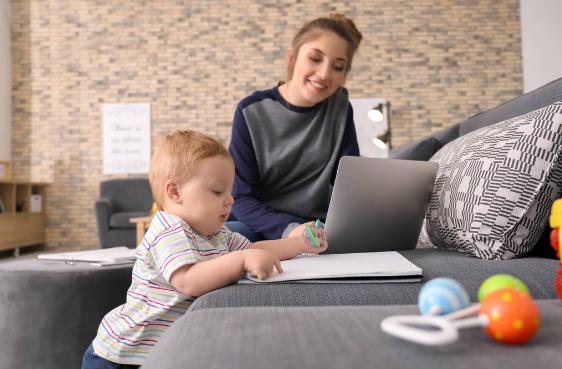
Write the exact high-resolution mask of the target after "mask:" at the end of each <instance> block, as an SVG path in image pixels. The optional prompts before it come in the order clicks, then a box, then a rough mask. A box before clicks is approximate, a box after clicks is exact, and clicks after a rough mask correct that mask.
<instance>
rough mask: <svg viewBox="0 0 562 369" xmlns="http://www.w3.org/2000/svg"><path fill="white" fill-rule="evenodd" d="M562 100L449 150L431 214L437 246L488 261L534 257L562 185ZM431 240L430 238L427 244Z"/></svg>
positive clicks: (438, 157)
mask: <svg viewBox="0 0 562 369" xmlns="http://www.w3.org/2000/svg"><path fill="white" fill-rule="evenodd" d="M561 152H562V101H559V102H556V103H554V104H552V105H549V106H546V107H544V108H541V109H538V110H535V111H532V112H530V113H527V114H524V115H521V116H519V117H516V118H512V119H509V120H505V121H503V122H499V123H496V124H494V125H491V126H488V127H483V128H480V129H478V130H476V131H473V132H470V133H468V134H466V135H464V136H461V137H459V138H457V139H456V140H454V141H452V142H450V143H448V144H447V145H445V146H444V147H443V148H442V149H441V150H439V151H438V152H437V153H436V154H435V155H434V156H433V157H432V158H431V159H430V161H435V162H438V163H439V171H438V173H437V178H436V180H435V185H434V188H433V192H432V195H431V199H430V202H429V207H428V210H427V213H426V219H425V226H426V232H427V235H428V237H429V238H430V241H431V243H432V244H433V245H434V246H436V247H439V248H446V249H451V250H456V251H460V252H464V253H467V254H470V255H473V256H476V257H479V258H483V259H510V258H513V257H516V256H521V255H523V254H525V253H527V252H529V251H530V250H531V249H532V248H533V246H534V245H535V243H536V242H537V241H538V239H539V237H540V236H541V233H542V231H543V229H544V227H545V225H546V223H547V220H548V215H549V211H550V207H551V204H552V202H553V201H554V200H555V199H556V198H557V197H559V196H560V193H561V188H562V153H561ZM422 243H423V240H422Z"/></svg>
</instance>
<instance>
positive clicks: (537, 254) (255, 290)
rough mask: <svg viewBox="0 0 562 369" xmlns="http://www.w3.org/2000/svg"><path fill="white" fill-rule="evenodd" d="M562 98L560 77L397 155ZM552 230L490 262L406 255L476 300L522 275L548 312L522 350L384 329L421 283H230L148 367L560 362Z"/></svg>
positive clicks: (475, 336)
mask: <svg viewBox="0 0 562 369" xmlns="http://www.w3.org/2000/svg"><path fill="white" fill-rule="evenodd" d="M559 100H562V79H559V80H556V81H553V82H551V83H549V84H548V85H545V86H543V87H541V88H539V89H537V90H535V91H532V92H529V93H527V94H525V95H522V96H520V97H517V98H515V99H513V100H511V101H508V102H506V103H504V104H501V105H500V106H498V107H496V108H494V109H491V110H489V111H486V112H482V113H479V114H476V115H474V116H472V117H470V118H469V119H467V120H465V121H463V122H461V123H458V124H455V125H453V126H452V127H450V128H447V129H445V130H443V131H441V132H437V133H435V134H433V135H431V136H428V137H425V138H423V139H420V140H417V141H415V142H412V143H411V144H408V145H404V146H403V147H397V148H396V149H395V150H393V152H392V153H391V157H393V158H400V159H411V160H428V159H429V158H430V157H431V156H432V155H433V154H434V153H435V152H437V151H438V150H439V149H440V148H441V147H443V146H444V145H445V144H446V143H447V142H449V141H452V140H454V139H455V138H457V137H459V136H461V135H464V134H466V133H468V132H470V131H472V130H475V129H477V128H480V127H484V126H486V125H491V124H493V123H496V122H499V121H502V120H505V119H508V118H512V117H515V116H518V115H521V114H523V113H526V112H529V111H532V110H535V109H538V108H541V107H543V106H546V105H549V104H551V103H553V102H555V101H559ZM548 233H549V230H548V229H545V231H544V237H542V238H541V240H539V242H538V244H537V246H536V247H535V249H534V250H533V252H531V253H530V254H528V255H526V256H524V257H521V258H516V259H511V260H497V261H489V260H482V259H477V258H474V257H470V256H467V255H464V254H461V253H458V252H453V251H448V250H440V249H416V250H410V251H404V252H402V254H403V255H404V256H405V257H406V258H408V259H409V260H411V261H412V262H413V263H414V264H416V265H418V266H420V267H421V268H422V269H423V271H424V278H423V281H424V282H425V281H428V280H430V279H432V278H435V277H441V276H443V277H452V278H454V279H456V280H458V281H459V282H460V283H461V284H462V285H463V286H464V287H465V288H466V289H467V291H468V293H469V295H470V299H471V300H472V301H473V302H476V301H477V297H476V296H477V291H478V288H479V286H480V284H481V283H482V282H483V281H484V279H486V278H487V277H489V276H490V275H493V274H496V273H509V274H513V275H515V276H518V277H519V278H521V279H522V280H523V281H524V282H525V283H526V284H527V286H528V287H529V290H530V292H531V294H532V296H533V297H534V298H535V299H536V300H537V303H538V305H539V307H540V309H541V313H542V327H541V329H540V330H539V332H538V334H537V336H536V337H535V338H534V339H533V341H531V342H530V343H529V344H527V345H525V346H523V347H521V348H513V347H508V346H503V345H500V344H497V343H495V342H494V341H492V340H490V339H489V338H488V337H487V335H486V334H485V333H484V332H483V331H482V329H468V330H465V331H463V332H462V333H461V336H460V339H459V341H457V342H456V343H454V344H451V345H449V346H445V347H437V348H435V347H433V348H428V347H423V346H419V345H416V344H412V343H409V342H405V341H401V340H399V339H397V338H394V337H391V336H388V335H386V334H384V333H383V332H382V331H381V329H380V327H379V324H380V321H381V320H382V319H383V318H384V317H386V316H389V315H393V314H397V313H414V312H416V310H417V308H416V306H415V305H416V304H417V297H418V293H419V291H420V288H421V286H422V285H423V283H382V284H369V283H357V284H354V283H341V284H339V283H338V284H327V283H307V284H300V283H283V284H260V285H247V284H243V285H238V284H237V285H232V286H228V287H225V288H221V289H219V290H216V291H212V292H210V293H207V294H205V295H203V296H201V297H199V298H198V299H197V300H196V301H195V302H194V303H193V304H192V306H191V307H190V310H189V312H188V313H187V314H186V315H185V316H184V317H182V318H181V319H180V320H178V321H177V322H176V323H175V324H174V326H173V327H172V328H171V329H170V331H169V332H167V333H166V334H165V336H164V337H163V339H162V341H161V342H160V343H159V345H158V346H157V347H156V348H155V349H154V351H153V352H152V353H151V355H150V356H149V358H148V360H147V362H146V363H145V365H143V368H146V369H156V368H158V369H168V368H170V369H171V368H221V367H230V368H263V367H273V368H297V367H298V368H312V369H316V368H323V369H324V368H367V367H369V368H408V367H416V368H417V367H419V368H447V367H455V368H474V367H479V368H499V367H510V368H529V367H533V366H537V365H541V366H542V365H545V366H548V367H551V366H552V367H554V366H560V350H559V347H560V341H561V339H562V333H561V332H562V321H561V320H560V316H562V302H561V301H560V300H559V299H558V295H557V294H556V290H555V287H554V281H555V279H556V273H557V269H558V267H559V261H558V260H557V259H555V256H554V252H553V250H552V249H551V248H550V246H549V245H548Z"/></svg>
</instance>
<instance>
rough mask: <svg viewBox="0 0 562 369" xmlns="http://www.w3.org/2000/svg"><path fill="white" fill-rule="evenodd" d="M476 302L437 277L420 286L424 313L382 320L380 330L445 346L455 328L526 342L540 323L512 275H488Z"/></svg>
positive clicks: (500, 339)
mask: <svg viewBox="0 0 562 369" xmlns="http://www.w3.org/2000/svg"><path fill="white" fill-rule="evenodd" d="M478 295H479V299H480V298H481V302H480V304H474V305H472V306H468V302H467V300H468V294H467V293H466V291H465V290H464V288H463V287H462V286H461V285H460V284H459V283H458V282H456V281H454V280H453V279H450V278H436V279H433V280H431V281H429V282H427V283H426V284H425V285H424V286H423V287H422V289H421V291H420V295H419V299H418V305H419V307H420V311H421V313H422V314H423V315H396V316H391V317H388V318H385V319H384V320H383V321H382V322H381V328H382V330H383V331H385V332H386V333H388V334H391V335H393V336H396V337H399V338H402V339H405V340H408V341H412V342H416V343H419V344H423V345H430V346H435V345H443V344H448V343H452V342H454V341H456V340H457V339H458V336H459V333H458V330H459V329H462V328H469V327H477V326H480V327H484V330H485V331H486V333H488V335H489V336H490V337H491V338H492V339H494V340H496V341H498V342H501V343H507V344H521V343H525V342H527V341H529V340H530V339H531V338H532V337H533V336H534V335H535V333H536V332H537V330H538V328H539V326H540V312H539V310H538V308H537V306H536V304H535V302H534V301H533V299H532V297H531V295H530V294H529V292H528V289H527V287H526V286H525V284H524V283H523V282H522V281H521V280H519V279H517V278H515V277H513V276H510V275H506V274H499V275H494V276H492V277H490V278H488V279H487V280H486V281H484V283H483V284H482V285H481V286H480V289H479V293H478Z"/></svg>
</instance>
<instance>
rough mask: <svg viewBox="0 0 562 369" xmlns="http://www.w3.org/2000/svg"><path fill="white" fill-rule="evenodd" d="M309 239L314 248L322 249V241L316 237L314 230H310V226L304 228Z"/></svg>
mask: <svg viewBox="0 0 562 369" xmlns="http://www.w3.org/2000/svg"><path fill="white" fill-rule="evenodd" d="M304 230H305V232H306V234H307V236H308V239H309V240H310V243H311V244H312V246H314V247H320V240H319V239H318V237H316V235H315V234H314V232H312V229H310V227H309V226H308V224H307V225H306V227H305V228H304Z"/></svg>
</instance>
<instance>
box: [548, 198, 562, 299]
mask: <svg viewBox="0 0 562 369" xmlns="http://www.w3.org/2000/svg"><path fill="white" fill-rule="evenodd" d="M561 226H562V199H558V200H556V201H554V203H553V204H552V209H551V211H550V227H551V228H552V231H551V232H550V246H552V248H553V249H554V250H556V256H558V259H560V264H559V265H558V276H557V277H556V291H557V292H558V296H559V297H560V299H562V253H561V252H560V249H561V247H560V245H561V244H562V242H561V241H562V240H561V239H560V236H561V232H560V227H561Z"/></svg>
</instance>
